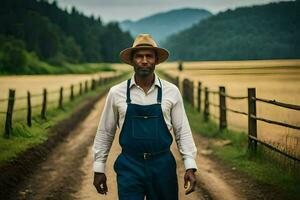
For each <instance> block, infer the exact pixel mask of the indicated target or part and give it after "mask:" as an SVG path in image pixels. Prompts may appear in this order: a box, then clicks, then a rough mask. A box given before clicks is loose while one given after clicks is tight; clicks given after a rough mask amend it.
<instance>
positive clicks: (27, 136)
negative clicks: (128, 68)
mask: <svg viewBox="0 0 300 200" xmlns="http://www.w3.org/2000/svg"><path fill="white" fill-rule="evenodd" d="M126 77H127V74H124V76H122V77H120V79H117V80H113V81H112V82H110V83H107V84H105V85H103V86H100V87H98V88H97V89H96V90H95V91H89V92H88V93H86V94H83V95H82V96H78V97H76V98H75V99H74V101H72V102H67V103H65V104H64V109H63V110H61V109H57V108H52V109H50V110H48V111H47V119H45V120H44V119H41V118H40V117H39V116H36V117H33V119H32V126H31V127H28V126H27V125H26V122H25V121H24V122H15V123H14V125H13V133H12V135H11V137H10V138H9V139H6V138H4V137H3V133H1V137H0V166H1V165H4V164H6V163H9V162H12V161H13V160H14V159H16V158H17V157H18V155H20V154H21V153H22V152H24V151H26V150H27V149H29V148H32V147H34V146H36V145H38V144H42V143H43V142H45V141H46V140H47V139H48V137H49V134H50V129H51V128H52V127H53V126H55V125H56V124H58V123H59V122H60V121H62V120H64V119H67V118H69V117H70V116H71V115H72V113H73V111H74V110H75V108H76V107H77V106H78V105H79V104H80V103H83V102H84V101H85V100H87V99H88V98H89V97H94V96H96V95H97V94H101V93H103V92H105V90H107V88H110V87H111V86H113V85H115V84H116V83H118V82H120V81H121V80H123V79H124V78H126Z"/></svg>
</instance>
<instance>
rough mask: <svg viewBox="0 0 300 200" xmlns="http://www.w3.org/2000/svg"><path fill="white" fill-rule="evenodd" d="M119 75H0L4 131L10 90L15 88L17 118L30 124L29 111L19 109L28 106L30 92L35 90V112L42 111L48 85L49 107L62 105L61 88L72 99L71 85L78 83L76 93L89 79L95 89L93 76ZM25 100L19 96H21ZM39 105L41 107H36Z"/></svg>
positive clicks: (0, 126)
mask: <svg viewBox="0 0 300 200" xmlns="http://www.w3.org/2000/svg"><path fill="white" fill-rule="evenodd" d="M117 74H119V72H101V73H96V74H78V75H74V74H70V75H24V76H0V131H3V129H4V127H3V126H4V123H5V118H6V114H5V112H6V110H7V100H6V99H7V98H8V91H9V89H14V90H15V97H16V100H15V104H14V114H13V120H14V121H24V123H26V115H27V111H26V109H25V110H19V111H16V110H18V109H22V108H26V107H27V99H26V98H22V97H26V96H27V91H30V93H31V96H32V97H31V105H32V113H33V115H37V114H40V112H41V105H42V98H43V97H42V96H41V95H42V93H43V89H44V88H46V89H47V92H48V95H47V109H51V108H54V107H58V99H59V90H60V87H63V88H64V92H63V101H64V102H67V101H69V99H70V91H71V90H70V86H71V85H72V84H73V85H74V95H75V96H76V95H78V93H79V88H80V87H79V84H80V83H81V84H82V89H83V90H84V86H85V81H88V88H89V89H90V88H91V81H92V79H95V80H99V78H101V77H110V76H114V75H117ZM20 97H21V98H22V99H18V98H20ZM35 106H37V107H35Z"/></svg>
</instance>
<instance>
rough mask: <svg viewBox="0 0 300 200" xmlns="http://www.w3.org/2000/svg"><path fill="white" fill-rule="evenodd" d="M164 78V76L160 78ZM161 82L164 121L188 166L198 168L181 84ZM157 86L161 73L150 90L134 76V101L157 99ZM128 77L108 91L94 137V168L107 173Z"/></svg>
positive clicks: (120, 122)
mask: <svg viewBox="0 0 300 200" xmlns="http://www.w3.org/2000/svg"><path fill="white" fill-rule="evenodd" d="M160 80H161V79H160ZM161 84H162V102H161V107H162V111H163V115H164V119H165V122H166V124H167V126H168V128H169V130H170V131H171V130H172V129H173V132H174V136H175V140H176V143H177V147H178V149H179V152H180V154H181V156H182V158H183V162H184V166H185V169H197V165H196V162H195V157H196V154H197V149H196V146H195V143H194V140H193V137H192V132H191V128H190V125H189V122H188V119H187V116H186V113H185V110H184V105H183V100H182V97H181V94H180V91H179V90H178V88H177V87H176V86H175V85H174V84H172V83H169V82H167V81H165V80H161ZM157 87H160V83H159V80H158V76H157V75H156V74H155V81H154V84H153V85H152V86H151V88H150V89H149V90H148V92H147V93H145V91H144V90H143V89H142V88H141V87H140V86H138V85H137V84H136V83H135V79H134V75H133V76H132V78H131V84H130V98H131V103H134V104H140V105H149V104H154V103H157V92H158V89H157ZM126 90H127V81H124V82H122V83H120V84H118V85H115V86H113V87H112V88H111V89H110V91H109V92H108V95H107V98H106V102H105V105H104V110H103V112H102V116H101V119H100V122H99V125H98V129H97V133H96V136H95V139H94V145H93V153H94V166H93V168H94V171H95V172H102V173H105V163H106V160H107V156H108V153H109V151H110V148H111V145H112V142H113V139H114V136H115V132H116V129H117V127H118V128H120V129H122V126H123V123H124V119H125V113H126V109H127V103H126V97H127V96H126Z"/></svg>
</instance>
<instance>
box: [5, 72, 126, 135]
mask: <svg viewBox="0 0 300 200" xmlns="http://www.w3.org/2000/svg"><path fill="white" fill-rule="evenodd" d="M120 76H121V75H114V76H111V77H99V78H98V79H91V80H86V81H84V82H80V83H78V84H72V85H70V86H69V87H60V89H56V90H47V89H46V88H44V89H43V92H42V93H35V94H31V92H30V91H28V92H27V95H24V96H19V97H16V95H15V94H16V91H15V90H14V89H9V94H8V98H3V99H0V106H1V107H5V104H6V111H4V110H1V111H0V117H1V118H5V120H1V121H2V123H0V128H1V129H2V128H4V130H3V131H4V136H5V137H6V138H10V136H11V134H12V128H13V123H14V122H16V121H19V120H24V119H26V120H27V125H28V126H31V124H32V123H31V121H32V118H33V117H35V116H37V115H40V117H41V118H42V119H46V116H47V111H48V110H49V108H50V107H51V108H57V109H63V108H64V104H65V103H67V102H70V101H74V100H75V98H77V97H79V96H82V95H83V94H85V93H88V92H89V91H93V90H96V88H97V87H99V86H103V85H105V84H107V83H109V82H111V81H112V80H115V79H118V78H120ZM19 101H24V102H25V103H23V104H20V102H19ZM16 102H19V104H18V105H16ZM24 104H26V105H24ZM3 105H4V106H3Z"/></svg>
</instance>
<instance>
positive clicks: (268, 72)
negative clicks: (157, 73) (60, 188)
mask: <svg viewBox="0 0 300 200" xmlns="http://www.w3.org/2000/svg"><path fill="white" fill-rule="evenodd" d="M177 66H178V63H175V62H174V63H166V64H161V66H158V67H160V69H161V70H165V71H166V72H167V73H168V74H170V75H171V76H173V77H176V76H179V79H180V80H181V81H182V80H183V79H185V78H189V79H190V80H192V81H194V86H197V85H198V81H201V82H202V86H203V87H208V88H209V89H210V90H216V91H217V90H218V89H219V86H224V87H225V88H226V93H227V94H229V95H232V96H247V88H256V97H259V98H264V99H270V100H276V101H279V102H284V103H289V104H294V105H300V60H264V61H214V62H185V63H183V68H184V70H183V71H181V72H179V71H178V70H177ZM195 96H196V90H195ZM202 96H203V97H204V95H202ZM210 101H212V102H214V103H215V104H218V103H219V97H218V95H214V94H211V95H210ZM202 105H203V103H202ZM226 105H227V107H228V108H231V109H234V110H239V111H242V112H246V113H247V112H248V102H247V99H245V100H231V99H228V98H226ZM256 106H257V116H259V117H262V118H266V119H271V120H275V121H280V122H285V123H288V124H292V125H297V126H299V125H300V112H299V111H295V110H291V109H287V108H283V107H278V106H274V105H271V104H266V103H263V102H257V104H256ZM209 109H210V112H211V113H212V114H213V115H215V116H219V109H218V108H216V107H213V106H210V108H209ZM213 119H214V120H215V121H217V119H215V118H213ZM227 122H228V127H229V128H230V129H233V130H238V131H245V132H247V130H248V118H247V116H244V115H240V114H236V113H232V112H227ZM257 136H258V138H259V139H260V140H264V141H268V142H269V143H271V144H273V145H274V146H277V147H279V148H281V149H284V150H285V151H287V152H289V153H292V154H294V155H297V156H298V157H300V131H299V130H295V129H291V128H285V127H281V126H277V125H273V124H268V123H265V122H261V121H258V122H257Z"/></svg>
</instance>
